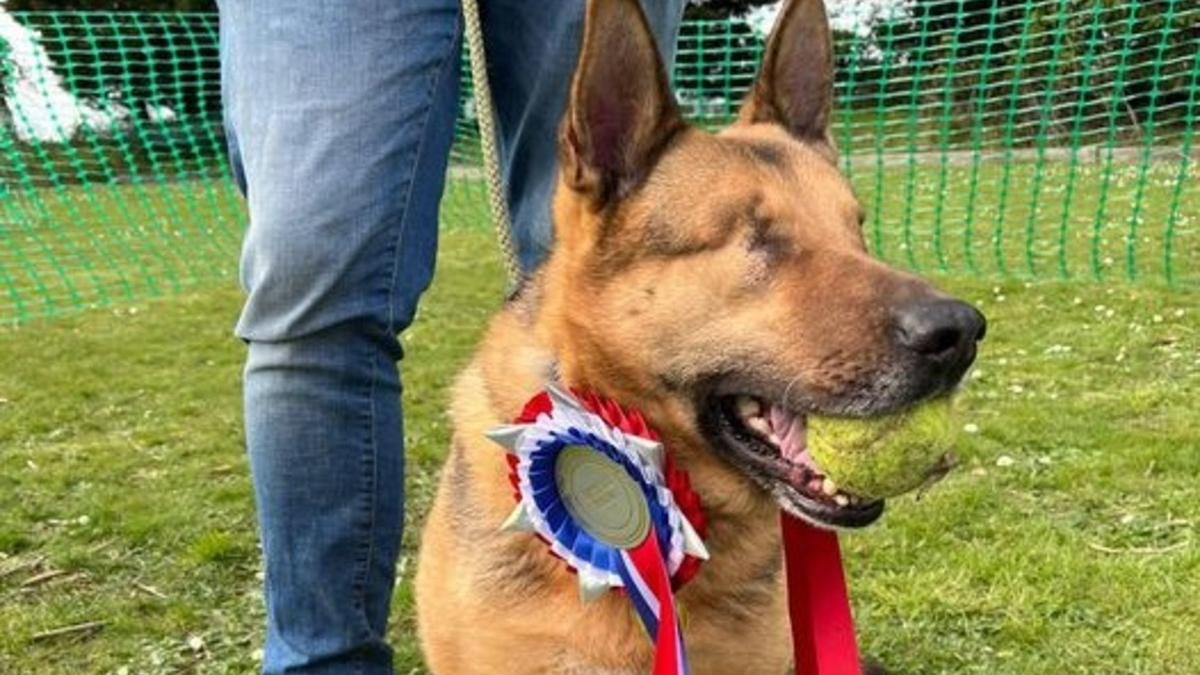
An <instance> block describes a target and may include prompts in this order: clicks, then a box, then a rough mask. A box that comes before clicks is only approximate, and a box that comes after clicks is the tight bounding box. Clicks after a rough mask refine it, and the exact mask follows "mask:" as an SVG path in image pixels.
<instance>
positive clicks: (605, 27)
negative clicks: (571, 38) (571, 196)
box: [547, 0, 684, 206]
mask: <svg viewBox="0 0 1200 675" xmlns="http://www.w3.org/2000/svg"><path fill="white" fill-rule="evenodd" d="M547 11H553V10H547ZM683 126H684V122H683V117H682V115H681V114H680V112H679V108H678V106H677V105H676V104H675V99H674V98H673V97H672V96H671V92H670V85H669V84H668V80H667V74H666V72H665V70H664V68H663V64H662V60H661V59H660V57H659V54H658V49H657V48H656V46H655V42H654V35H653V33H651V32H650V26H649V24H647V22H646V18H645V16H644V15H643V14H642V9H641V6H640V5H639V4H638V1H637V0H592V1H591V2H589V3H588V9H587V17H586V21H585V24H584V38H583V46H582V48H581V51H580V55H579V63H578V65H577V66H576V68H575V77H574V80H573V81H572V83H571V97H570V101H569V103H568V106H567V112H566V116H565V118H564V119H563V124H562V127H561V129H560V131H559V154H560V160H561V161H560V164H561V170H562V173H563V177H564V179H565V181H566V183H567V185H568V186H570V187H571V188H572V189H574V190H576V191H578V192H582V193H585V194H587V195H588V196H589V197H591V198H592V199H593V200H594V203H595V204H597V205H598V206H603V205H604V204H605V203H607V202H608V201H609V200H611V199H612V198H614V197H617V196H620V195H623V194H624V193H626V192H628V191H629V189H631V188H632V187H634V186H636V185H637V184H638V183H640V182H641V180H642V179H643V178H645V176H646V174H647V172H648V171H649V170H650V168H651V167H652V166H653V164H654V161H655V159H656V158H657V156H658V154H659V152H661V150H662V149H663V148H664V147H665V146H666V144H667V142H668V141H669V140H670V139H671V137H672V136H673V135H674V134H675V133H677V132H678V131H679V130H680V129H681V128H682V127H683Z"/></svg>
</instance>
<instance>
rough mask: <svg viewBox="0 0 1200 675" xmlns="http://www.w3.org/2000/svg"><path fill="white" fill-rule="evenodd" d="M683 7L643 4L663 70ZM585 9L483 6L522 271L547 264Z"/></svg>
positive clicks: (512, 0) (658, 1) (500, 1)
mask: <svg viewBox="0 0 1200 675" xmlns="http://www.w3.org/2000/svg"><path fill="white" fill-rule="evenodd" d="M686 4H687V3H686V0H643V2H642V7H643V9H644V10H645V12H646V18H647V19H648V20H649V22H650V27H651V29H652V30H653V31H654V35H655V37H656V38H657V39H658V46H659V52H660V53H661V54H662V55H663V62H664V63H666V64H671V63H672V62H673V60H674V55H675V39H676V37H677V34H678V32H679V24H680V21H681V20H682V18H683V9H684V6H685V5H686ZM584 5H585V0H562V1H561V2H555V3H552V5H547V4H545V3H540V2H529V0H484V1H483V2H481V7H480V12H481V19H482V23H483V34H484V39H485V46H486V48H487V54H488V59H489V61H490V63H489V64H488V73H489V81H490V83H491V85H492V92H493V95H494V96H495V98H496V101H495V107H496V118H497V119H496V121H497V127H498V128H499V135H500V151H501V163H502V166H503V169H504V176H505V183H506V186H507V191H508V203H509V212H510V214H511V216H512V229H513V242H514V244H515V246H516V249H517V255H518V258H519V261H520V263H521V269H522V270H523V271H524V272H526V273H528V272H530V271H532V270H533V269H535V268H536V267H537V266H538V265H539V264H540V263H541V262H542V261H543V260H544V259H545V257H546V255H547V254H548V253H549V251H550V247H551V245H552V238H553V232H552V228H551V224H550V199H551V197H552V195H553V192H554V185H555V182H556V180H557V178H558V173H557V171H558V169H557V167H558V149H557V145H556V144H557V139H558V124H559V121H560V120H561V119H562V115H563V111H564V109H565V107H566V102H567V94H568V92H569V91H570V87H571V75H572V73H573V72H574V70H575V61H576V60H577V59H578V57H579V42H580V39H581V38H582V36H583V14H584ZM668 67H669V65H668Z"/></svg>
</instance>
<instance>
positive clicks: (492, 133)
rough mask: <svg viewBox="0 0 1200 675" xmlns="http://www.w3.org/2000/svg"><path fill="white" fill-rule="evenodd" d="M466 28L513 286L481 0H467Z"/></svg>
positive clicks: (498, 226) (495, 221)
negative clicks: (481, 14) (480, 16)
mask: <svg viewBox="0 0 1200 675" xmlns="http://www.w3.org/2000/svg"><path fill="white" fill-rule="evenodd" d="M463 24H464V25H463V28H464V32H465V33H466V37H467V51H468V53H469V55H470V59H471V82H472V84H473V85H474V92H473V93H474V100H475V119H476V121H477V123H478V125H479V141H480V147H481V150H482V152H483V168H484V173H485V175H486V178H487V191H488V205H489V206H490V207H491V211H492V227H494V228H495V230H496V240H497V241H499V242H500V250H501V252H502V253H503V254H504V268H505V271H506V272H507V273H508V283H509V286H510V287H513V286H515V285H516V283H517V282H518V281H519V280H520V278H521V265H520V263H518V261H517V251H516V247H514V246H513V240H512V223H511V222H510V221H511V218H510V217H509V214H508V201H507V200H506V198H505V190H504V176H503V175H502V174H501V172H500V152H499V150H498V149H497V147H496V118H495V110H494V108H493V106H492V87H491V84H490V83H489V82H488V77H487V53H486V52H485V50H484V46H483V27H482V25H481V24H480V21H479V0H463Z"/></svg>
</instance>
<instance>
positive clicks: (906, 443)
mask: <svg viewBox="0 0 1200 675" xmlns="http://www.w3.org/2000/svg"><path fill="white" fill-rule="evenodd" d="M958 429H959V425H958V423H957V421H956V416H955V415H954V401H953V399H952V398H951V397H949V396H943V397H941V398H938V399H934V400H932V401H929V402H927V403H923V404H921V405H919V406H917V407H915V408H912V409H910V410H907V411H904V412H900V413H896V414H894V415H887V416H885V417H874V418H868V419H857V418H847V417H809V420H808V440H807V442H808V450H809V452H810V453H811V454H812V457H813V459H814V460H816V463H817V466H818V467H820V469H821V470H822V471H823V472H824V473H825V475H826V476H828V477H829V478H831V479H832V480H833V481H834V482H835V483H837V486H838V487H839V488H840V489H842V490H844V491H846V492H848V493H850V494H852V495H856V496H858V497H863V498H867V499H883V498H885V497H894V496H897V495H901V494H904V493H905V492H909V491H911V490H915V489H917V488H919V487H921V486H923V485H927V484H929V483H932V482H933V481H936V480H937V479H939V478H941V477H942V476H943V475H945V473H946V472H947V471H949V469H950V468H951V467H952V466H954V458H953V455H952V454H951V452H950V451H951V449H952V446H953V445H954V441H955V438H956V437H957V434H958Z"/></svg>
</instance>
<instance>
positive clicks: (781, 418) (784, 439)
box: [767, 404, 811, 464]
mask: <svg viewBox="0 0 1200 675" xmlns="http://www.w3.org/2000/svg"><path fill="white" fill-rule="evenodd" d="M767 420H768V421H769V422H770V423H771V432H772V434H773V435H774V436H775V439H776V440H777V441H778V443H779V454H780V455H782V456H783V458H784V459H786V460H788V461H789V462H792V463H793V464H808V463H809V462H806V461H804V459H805V458H804V455H805V454H806V453H805V450H807V449H808V444H807V440H806V430H807V427H806V425H805V423H804V417H803V416H801V415H796V414H793V413H791V412H789V411H788V410H787V409H786V408H784V407H782V406H780V405H778V404H772V405H771V411H770V414H768V415H767ZM810 461H811V460H810Z"/></svg>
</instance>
